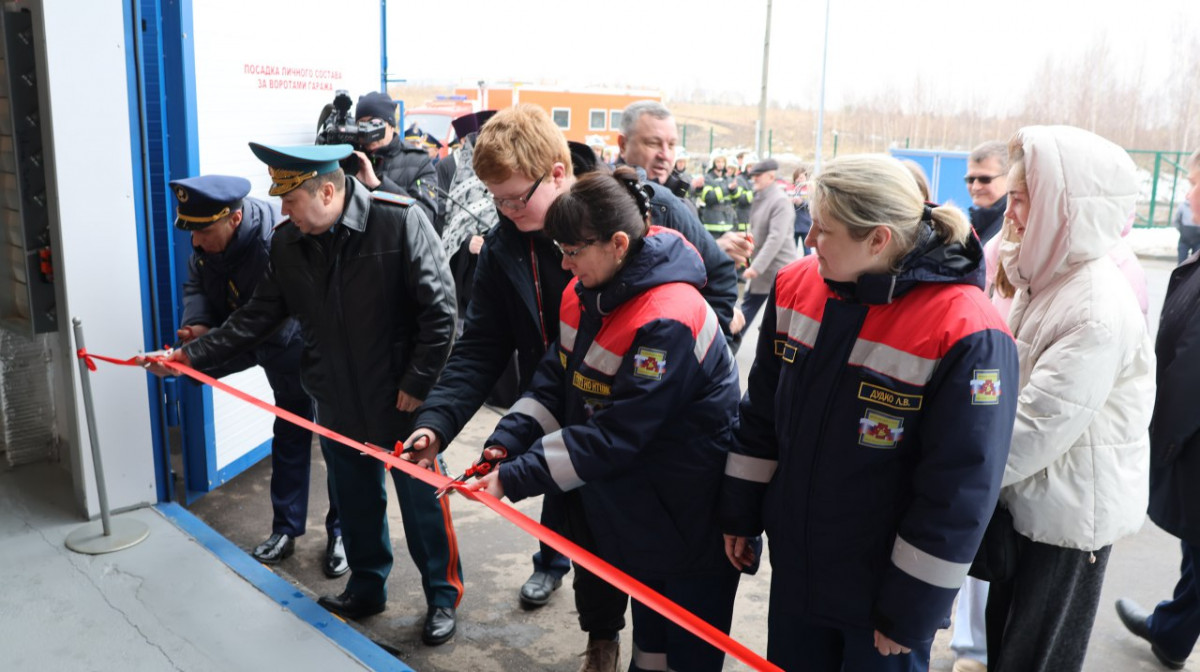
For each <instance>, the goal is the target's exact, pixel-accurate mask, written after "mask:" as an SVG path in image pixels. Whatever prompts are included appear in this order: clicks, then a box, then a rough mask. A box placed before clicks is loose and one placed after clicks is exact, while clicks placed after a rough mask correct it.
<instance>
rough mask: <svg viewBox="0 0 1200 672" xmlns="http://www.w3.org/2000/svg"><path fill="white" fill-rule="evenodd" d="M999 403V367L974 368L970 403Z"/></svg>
mask: <svg viewBox="0 0 1200 672" xmlns="http://www.w3.org/2000/svg"><path fill="white" fill-rule="evenodd" d="M999 403H1000V369H975V377H974V378H972V379H971V404H972V405H973V406H995V405H996V404H999Z"/></svg>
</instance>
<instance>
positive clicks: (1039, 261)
mask: <svg viewBox="0 0 1200 672" xmlns="http://www.w3.org/2000/svg"><path fill="white" fill-rule="evenodd" d="M1009 152H1010V159H1011V164H1012V168H1011V170H1010V172H1009V178H1008V185H1009V197H1008V210H1007V212H1006V213H1005V217H1006V218H1008V219H1009V220H1011V221H1010V222H1009V225H1010V226H1011V227H1012V228H1013V230H1014V232H1015V233H1016V234H1017V235H1016V238H1017V239H1018V240H1015V241H1006V242H1004V243H1002V244H1001V250H1000V270H999V271H998V272H999V273H1002V274H1004V276H1006V278H1007V279H1008V281H1009V282H1010V283H1011V285H1012V287H1014V288H1015V289H1016V296H1015V297H1014V301H1013V305H1012V310H1011V312H1010V313H1009V317H1008V324H1009V328H1010V329H1011V330H1012V332H1013V335H1014V336H1015V337H1016V340H1017V352H1018V356H1019V358H1020V365H1021V378H1020V387H1019V389H1018V390H1015V391H1016V392H1017V393H1018V394H1019V399H1018V403H1017V419H1016V425H1015V428H1014V431H1013V438H1012V448H1011V450H1010V451H1009V457H1008V463H1007V465H1006V467H1005V473H1004V482H1003V489H1002V490H1001V494H1000V500H1001V503H1002V505H1004V506H1006V507H1007V508H1008V510H1009V512H1010V513H1012V516H1013V526H1014V527H1015V529H1016V531H1017V533H1018V534H1019V535H1020V537H1019V539H1020V554H1019V559H1018V561H1017V570H1016V573H1015V575H1014V576H1013V577H1012V578H1011V579H1009V580H1008V581H1003V582H996V583H993V584H992V588H991V593H990V595H989V598H988V606H987V621H988V622H987V630H988V653H989V656H988V657H989V661H988V662H989V665H988V669H989V670H991V672H1004V671H1005V670H1020V671H1021V672H1039V671H1049V670H1054V671H1055V672H1063V671H1070V670H1079V669H1082V667H1083V658H1084V654H1085V653H1086V651H1087V644H1088V639H1089V637H1090V635H1091V629H1092V623H1093V621H1094V620H1095V616H1096V607H1097V603H1098V601H1099V599H1100V588H1101V585H1102V583H1103V581H1104V570H1105V567H1106V565H1107V562H1108V556H1109V552H1110V551H1111V550H1112V543H1113V542H1114V541H1116V540H1117V539H1120V538H1121V537H1123V536H1126V535H1128V534H1132V533H1134V532H1136V531H1137V530H1138V528H1140V527H1141V525H1142V521H1143V519H1144V518H1145V511H1146V502H1147V497H1148V493H1147V488H1148V485H1147V484H1148V469H1149V437H1148V433H1147V428H1148V426H1149V423H1150V413H1151V410H1152V408H1153V405H1154V346H1153V343H1152V342H1151V340H1150V337H1149V335H1148V334H1147V331H1146V322H1145V320H1144V319H1143V317H1142V314H1141V311H1140V310H1139V306H1138V302H1137V299H1136V298H1135V297H1134V293H1133V291H1132V290H1131V289H1130V287H1129V283H1128V282H1127V281H1126V280H1125V278H1124V277H1123V276H1122V274H1121V272H1120V270H1119V269H1118V268H1117V265H1116V264H1115V263H1114V262H1113V261H1112V259H1111V258H1109V252H1110V250H1112V248H1113V247H1114V246H1115V245H1117V243H1118V241H1119V240H1120V238H1121V230H1122V227H1123V226H1124V225H1125V222H1126V219H1127V217H1128V215H1129V213H1130V212H1132V211H1133V207H1134V203H1135V200H1136V198H1137V192H1138V190H1137V179H1136V171H1135V167H1134V164H1133V161H1132V160H1131V159H1130V158H1129V155H1128V154H1127V153H1126V152H1125V151H1124V150H1123V149H1121V148H1120V147H1118V146H1117V145H1115V144H1113V143H1111V142H1109V141H1107V140H1105V139H1103V138H1101V137H1099V136H1097V135H1094V134H1092V133H1089V132H1087V131H1084V130H1082V129H1078V128H1073V127H1067V126H1032V127H1027V128H1024V129H1021V130H1020V131H1018V132H1017V134H1016V135H1015V136H1014V137H1013V139H1012V140H1011V141H1010V143H1009Z"/></svg>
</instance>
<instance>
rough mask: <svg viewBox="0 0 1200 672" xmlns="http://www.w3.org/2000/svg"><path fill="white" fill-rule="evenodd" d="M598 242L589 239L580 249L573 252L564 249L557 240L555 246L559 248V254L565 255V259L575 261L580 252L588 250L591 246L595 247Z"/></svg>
mask: <svg viewBox="0 0 1200 672" xmlns="http://www.w3.org/2000/svg"><path fill="white" fill-rule="evenodd" d="M596 242H597V240H596V239H595V238H589V239H587V240H585V241H583V244H581V245H580V246H579V247H577V248H575V249H573V250H566V249H563V246H562V245H561V244H560V243H559V242H558V241H557V240H556V241H554V246H555V247H557V248H558V251H559V252H562V253H563V256H564V257H566V258H568V259H574V258H575V257H576V256H578V255H579V253H580V252H582V251H584V250H585V249H587V247H588V246H589V245H595V244H596Z"/></svg>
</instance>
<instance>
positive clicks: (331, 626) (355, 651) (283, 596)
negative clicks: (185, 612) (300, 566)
mask: <svg viewBox="0 0 1200 672" xmlns="http://www.w3.org/2000/svg"><path fill="white" fill-rule="evenodd" d="M154 508H156V509H158V511H159V512H160V513H162V514H163V515H164V516H166V518H167V519H168V520H170V521H171V522H173V523H174V524H175V525H176V526H177V527H178V528H179V529H181V530H183V531H184V532H186V533H188V534H189V535H191V536H192V537H193V538H194V539H195V540H196V541H197V542H199V543H200V545H201V546H204V547H205V548H207V549H208V550H210V551H212V553H213V554H214V555H216V556H217V558H218V559H220V560H221V562H224V563H225V564H226V565H228V566H229V568H230V569H232V570H233V571H235V572H237V573H238V575H240V576H241V577H242V578H244V579H246V580H247V581H249V582H250V583H251V585H253V586H254V587H255V588H258V589H259V590H260V591H262V592H263V593H264V594H266V595H267V596H268V597H270V598H271V599H273V600H275V601H276V602H277V603H279V605H280V606H282V607H284V608H285V609H287V610H288V611H291V612H292V613H294V614H295V615H296V616H297V617H298V618H299V619H300V620H302V621H304V622H305V623H308V624H309V625H311V626H312V627H313V628H314V629H316V630H317V632H319V633H321V634H323V635H325V636H326V637H328V638H329V639H330V640H332V641H333V642H334V643H335V644H337V645H338V646H340V647H341V648H342V649H345V650H346V651H347V652H349V653H350V655H352V656H354V657H355V658H357V659H359V660H360V661H362V662H363V663H364V664H365V665H367V666H368V667H370V668H371V669H373V670H381V671H386V672H414V670H413V669H412V668H411V667H409V666H408V665H405V664H404V663H403V662H401V661H400V660H399V659H398V658H396V657H395V656H393V655H392V654H390V653H388V652H387V651H385V650H383V649H382V648H380V647H379V645H378V644H376V643H375V642H372V641H371V640H370V638H368V637H366V636H365V635H363V634H362V633H361V632H359V631H358V630H355V629H354V628H352V627H350V626H349V625H347V624H346V623H344V622H343V621H342V620H341V619H339V618H338V617H336V616H334V615H333V614H331V613H329V612H328V611H326V610H325V609H323V608H322V607H320V606H318V605H317V603H316V602H314V601H312V600H310V599H309V598H308V597H307V596H306V595H305V594H304V593H302V592H300V591H299V590H297V589H296V587H295V586H293V585H292V584H290V583H288V582H287V581H286V580H284V579H283V578H281V577H279V576H278V575H277V574H275V572H272V571H271V570H269V569H267V568H266V567H264V566H262V565H261V564H260V563H259V562H258V561H257V560H255V559H254V558H252V557H250V555H249V554H248V553H246V552H245V551H243V550H242V549H240V548H238V547H237V546H235V545H234V544H233V543H232V542H230V541H229V540H228V539H226V538H225V537H223V536H221V535H220V534H218V533H217V531H216V530H214V529H212V528H211V527H209V526H208V525H207V524H205V522H204V521H202V520H200V519H199V518H197V517H196V516H193V515H192V514H191V513H189V512H188V511H187V509H184V508H183V507H182V506H179V505H178V504H174V503H167V504H157V505H155V507H154Z"/></svg>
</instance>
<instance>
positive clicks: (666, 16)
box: [388, 0, 1200, 107]
mask: <svg viewBox="0 0 1200 672" xmlns="http://www.w3.org/2000/svg"><path fill="white" fill-rule="evenodd" d="M415 5H416V3H404V4H403V5H401V4H400V3H398V2H395V1H393V2H392V3H390V4H389V5H388V11H389V17H388V24H389V29H388V43H389V48H388V52H389V54H388V56H389V71H390V74H391V76H393V77H399V78H404V79H406V80H407V81H408V82H410V83H413V84H424V83H456V82H464V83H466V82H470V83H474V82H475V81H476V80H479V79H484V80H493V81H501V80H515V81H521V82H529V83H543V84H556V85H560V86H566V87H584V86H606V87H630V88H651V89H659V90H662V91H663V93H664V94H665V95H666V96H667V97H668V98H672V99H678V98H680V97H686V96H687V95H688V94H690V92H691V91H693V90H696V89H704V90H707V91H710V92H712V93H714V94H715V93H720V92H729V93H734V94H740V95H741V96H742V97H743V100H744V101H745V102H746V103H757V101H758V98H759V95H758V92H759V88H760V85H761V81H760V80H761V67H762V65H761V64H762V53H763V48H762V45H763V37H764V30H765V18H766V0H727V1H724V2H715V1H713V0H688V1H686V2H685V1H683V0H670V1H666V0H641V1H640V2H627V1H625V0H610V1H609V2H598V3H584V2H580V1H579V0H564V1H560V2H549V1H547V0H506V1H505V2H499V3H498V2H495V0H441V1H438V0H433V1H431V2H428V3H427V4H426V6H427V7H429V8H430V10H436V12H437V14H436V15H427V16H422V17H420V18H419V23H417V24H416V25H414V19H417V17H416V16H415V10H412V7H414V6H415ZM587 7H595V8H597V9H595V10H587V9H586V8H587ZM401 8H403V9H405V10H407V11H404V12H403V13H402V12H401V11H400V10H401ZM1184 17H1188V21H1186V22H1185V21H1183V20H1182V19H1183V18H1184ZM824 19H825V0H774V4H773V8H772V26H773V28H772V33H771V58H770V79H769V97H770V98H771V99H773V100H779V101H781V102H784V103H789V102H791V103H798V104H801V105H804V106H813V107H815V106H816V104H817V100H818V96H819V90H820V87H819V85H820V76H821V47H822V37H823V33H824ZM1181 30H1188V31H1200V2H1197V0H1140V1H1138V2H1113V1H1110V2H1098V3H1085V2H1080V1H1079V0H1069V1H1068V0H1005V1H993V2H987V1H983V2H979V1H973V0H917V1H915V2H898V1H896V0H831V11H830V23H829V72H828V88H827V93H826V100H827V104H828V105H830V106H837V105H839V104H841V102H842V101H844V100H846V99H847V98H848V97H850V98H854V97H863V96H867V95H870V94H872V93H874V92H877V91H886V90H888V89H889V87H891V88H892V89H894V90H898V91H900V92H902V93H907V92H908V91H909V90H911V89H912V88H913V87H912V83H913V82H914V81H915V80H916V78H917V77H920V78H921V79H922V81H924V82H925V83H926V85H927V86H929V87H930V88H932V89H933V90H934V92H935V95H936V96H938V97H939V98H942V97H946V96H951V95H957V94H959V93H961V94H962V96H964V97H965V99H974V100H978V99H981V98H983V99H987V100H990V101H993V102H994V103H996V104H1002V102H1001V101H1003V100H1004V99H1005V97H1006V96H1009V95H1013V94H1016V95H1024V92H1025V86H1024V81H1025V80H1027V79H1028V78H1029V77H1031V76H1032V74H1033V73H1034V72H1035V71H1036V70H1037V68H1038V67H1039V66H1040V65H1041V64H1042V63H1043V62H1044V61H1045V59H1046V57H1047V55H1053V56H1054V57H1055V58H1058V59H1072V58H1078V57H1079V54H1080V53H1081V52H1082V51H1083V50H1084V49H1085V48H1086V47H1087V46H1089V45H1090V44H1093V43H1094V42H1095V40H1096V39H1097V38H1098V37H1099V36H1103V35H1107V37H1108V40H1109V44H1110V46H1111V48H1112V49H1113V50H1114V51H1115V52H1116V53H1117V54H1119V55H1120V57H1121V59H1122V60H1123V61H1124V62H1125V63H1127V64H1128V67H1129V68H1130V69H1131V70H1132V69H1134V68H1136V67H1137V66H1139V65H1141V64H1144V71H1145V74H1144V75H1143V79H1144V81H1145V82H1146V85H1147V86H1151V87H1153V86H1157V83H1158V79H1159V78H1161V77H1162V76H1163V75H1164V73H1165V72H1166V71H1167V69H1169V67H1170V59H1171V56H1170V54H1171V47H1172V34H1173V33H1174V32H1176V31H1181Z"/></svg>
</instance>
